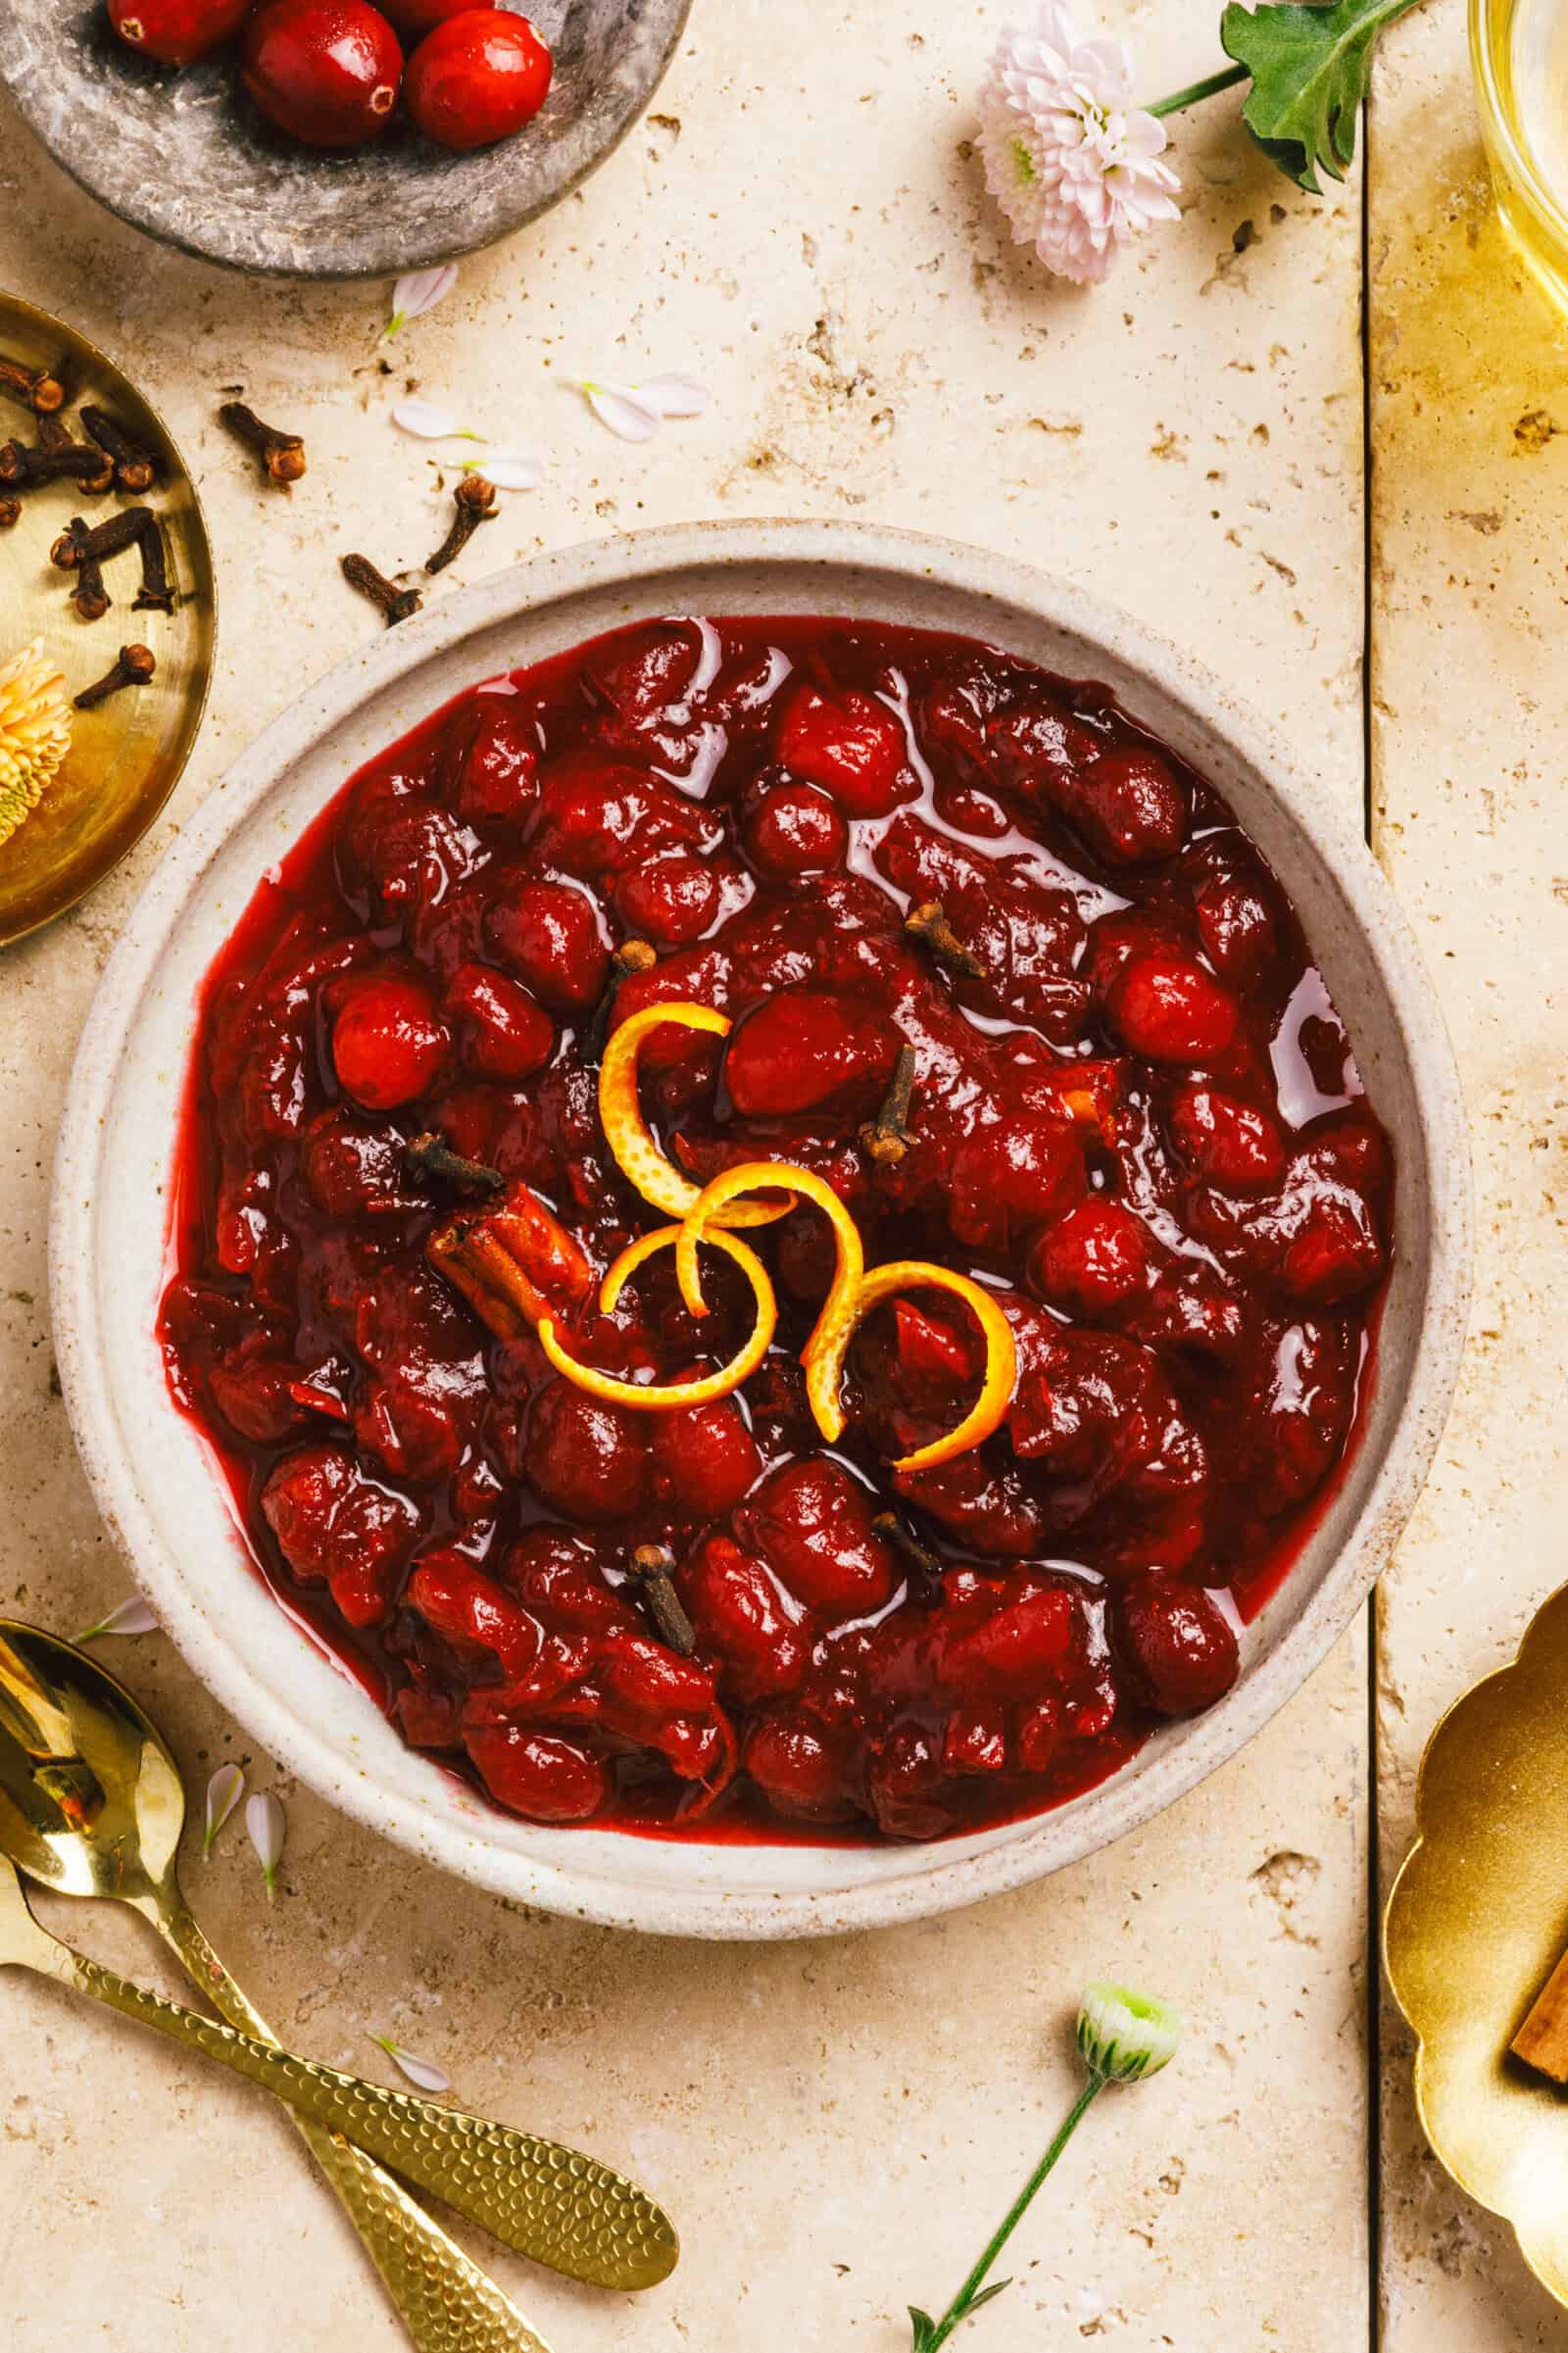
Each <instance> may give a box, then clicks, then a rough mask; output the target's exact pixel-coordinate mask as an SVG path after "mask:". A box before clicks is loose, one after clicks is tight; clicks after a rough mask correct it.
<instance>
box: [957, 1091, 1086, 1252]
mask: <svg viewBox="0 0 1568 2353" xmlns="http://www.w3.org/2000/svg"><path fill="white" fill-rule="evenodd" d="M948 1188H949V1214H950V1216H951V1218H952V1223H953V1231H954V1234H955V1236H956V1239H957V1240H958V1241H959V1242H962V1243H967V1244H969V1245H971V1246H972V1247H973V1248H975V1249H978V1250H1007V1249H1009V1248H1010V1247H1011V1246H1012V1244H1013V1243H1014V1242H1015V1241H1018V1240H1020V1239H1021V1238H1022V1237H1023V1236H1024V1235H1025V1234H1027V1233H1028V1232H1029V1230H1030V1228H1031V1227H1033V1226H1037V1225H1041V1224H1043V1223H1044V1222H1045V1220H1046V1219H1047V1218H1049V1217H1052V1216H1054V1215H1055V1214H1056V1213H1057V1212H1058V1211H1059V1210H1061V1209H1063V1208H1065V1207H1066V1205H1067V1204H1068V1202H1069V1201H1073V1200H1074V1199H1076V1197H1077V1196H1078V1195H1079V1194H1081V1193H1082V1191H1083V1189H1084V1160H1083V1150H1082V1147H1081V1146H1080V1144H1079V1142H1078V1138H1077V1136H1076V1134H1075V1133H1074V1131H1073V1129H1072V1128H1071V1127H1069V1126H1067V1125H1066V1124H1065V1123H1064V1122H1062V1121H1061V1120H1058V1119H1053V1118H1050V1117H1044V1116H1042V1117H1030V1116H1028V1115H1027V1114H1019V1115H1016V1116H1014V1117H1011V1118H1007V1119H999V1120H995V1121H993V1123H992V1125H991V1126H990V1127H983V1128H977V1129H976V1130H975V1132H974V1134H973V1135H972V1136H970V1137H968V1138H967V1139H966V1140H965V1141H964V1142H963V1143H962V1144H960V1145H959V1147H958V1149H957V1151H956V1152H955V1154H954V1156H953V1167H952V1170H951V1173H950V1175H949V1179H948Z"/></svg>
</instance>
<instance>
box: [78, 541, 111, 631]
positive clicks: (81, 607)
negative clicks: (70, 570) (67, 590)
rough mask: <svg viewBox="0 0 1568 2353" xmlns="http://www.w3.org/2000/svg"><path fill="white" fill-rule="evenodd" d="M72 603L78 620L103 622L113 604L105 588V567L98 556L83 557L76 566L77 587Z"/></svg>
mask: <svg viewBox="0 0 1568 2353" xmlns="http://www.w3.org/2000/svg"><path fill="white" fill-rule="evenodd" d="M71 602H72V603H73V605H74V606H75V608H76V615H77V618H78V619H80V620H84V621H101V620H102V619H103V617H104V614H105V613H107V612H108V611H109V608H110V605H111V603H112V602H113V600H112V598H111V597H110V594H109V591H108V589H107V588H106V587H105V586H104V567H103V565H102V564H100V563H99V561H98V559H97V557H96V556H83V558H82V560H81V562H80V564H77V566H76V585H75V587H74V588H73V591H72V595H71Z"/></svg>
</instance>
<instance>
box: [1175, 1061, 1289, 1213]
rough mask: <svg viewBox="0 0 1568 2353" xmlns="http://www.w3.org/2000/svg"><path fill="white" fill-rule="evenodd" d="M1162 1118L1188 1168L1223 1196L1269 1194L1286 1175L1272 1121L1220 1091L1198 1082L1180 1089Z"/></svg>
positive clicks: (1283, 1147)
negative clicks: (1165, 1119) (1225, 1194)
mask: <svg viewBox="0 0 1568 2353" xmlns="http://www.w3.org/2000/svg"><path fill="white" fill-rule="evenodd" d="M1166 1118H1167V1122H1168V1125H1169V1128H1170V1134H1171V1141H1172V1143H1173V1144H1174V1145H1175V1147H1176V1149H1177V1151H1178V1152H1180V1153H1181V1155H1182V1158H1183V1159H1184V1160H1185V1161H1186V1162H1187V1165H1188V1167H1189V1168H1191V1169H1192V1170H1193V1171H1194V1173H1195V1174H1196V1175H1198V1176H1201V1178H1202V1179H1203V1182H1204V1183H1205V1184H1207V1185H1217V1186H1218V1187H1219V1189H1220V1191H1221V1192H1222V1193H1268V1192H1271V1191H1272V1190H1273V1188H1274V1187H1275V1186H1276V1185H1277V1184H1278V1183H1279V1181H1280V1179H1281V1177H1282V1176H1283V1175H1284V1173H1285V1146H1284V1142H1283V1140H1282V1139H1281V1136H1280V1131H1279V1127H1278V1125H1277V1124H1276V1122H1275V1121H1274V1120H1273V1119H1271V1118H1270V1117H1269V1115H1268V1113H1267V1112H1266V1111H1261V1110H1259V1109H1257V1107H1256V1106H1255V1105H1254V1104H1252V1103H1243V1102H1241V1101H1240V1100H1239V1099H1238V1098H1237V1097H1236V1096H1234V1095H1226V1094H1224V1093H1223V1092H1222V1091H1221V1090H1220V1089H1219V1088H1218V1087H1208V1086H1204V1085H1202V1084H1201V1082H1198V1081H1194V1082H1192V1083H1190V1084H1189V1085H1187V1086H1184V1087H1179V1088H1178V1089H1177V1091H1176V1093H1175V1094H1174V1095H1173V1096H1172V1097H1171V1100H1170V1108H1169V1110H1168V1112H1167V1113H1166Z"/></svg>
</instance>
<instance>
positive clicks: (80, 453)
mask: <svg viewBox="0 0 1568 2353" xmlns="http://www.w3.org/2000/svg"><path fill="white" fill-rule="evenodd" d="M114 478H115V467H114V461H113V459H112V458H110V457H109V456H108V454H107V453H106V452H105V451H103V450H101V449H99V447H98V445H97V443H96V442H92V441H73V440H71V439H70V437H69V436H67V437H66V438H65V440H64V441H61V442H58V443H57V446H56V447H54V448H53V449H45V448H43V447H42V446H41V445H34V444H32V443H30V442H25V441H7V442H4V443H0V482H9V483H13V484H21V485H22V486H23V487H24V488H31V487H33V486H34V485H35V484H37V483H39V482H58V481H62V480H67V479H69V480H72V481H74V482H75V484H76V486H77V488H78V489H80V490H82V491H84V492H87V493H88V494H90V495H91V496H93V497H96V496H97V495H98V494H99V492H101V491H105V490H107V489H108V488H109V487H110V485H111V483H112V482H113V481H114Z"/></svg>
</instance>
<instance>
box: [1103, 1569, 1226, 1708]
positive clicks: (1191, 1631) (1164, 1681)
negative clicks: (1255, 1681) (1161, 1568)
mask: <svg viewBox="0 0 1568 2353" xmlns="http://www.w3.org/2000/svg"><path fill="white" fill-rule="evenodd" d="M1117 1614H1118V1616H1119V1619H1120V1623H1121V1632H1122V1639H1123V1642H1124V1643H1125V1646H1126V1650H1127V1654H1128V1658H1129V1661H1130V1663H1131V1665H1132V1667H1133V1669H1134V1671H1135V1673H1136V1674H1137V1676H1138V1679H1139V1682H1140V1683H1141V1685H1142V1686H1143V1690H1144V1693H1145V1696H1146V1697H1147V1698H1148V1700H1149V1703H1150V1705H1151V1706H1152V1707H1153V1708H1154V1709H1156V1710H1157V1712H1158V1713H1159V1714H1160V1715H1162V1716H1196V1715H1197V1714H1199V1712H1200V1711H1201V1709H1203V1708H1205V1707H1212V1706H1213V1704H1214V1702H1215V1700H1216V1699H1223V1698H1224V1696H1225V1694H1226V1692H1227V1691H1229V1690H1230V1688H1231V1686H1232V1684H1233V1683H1234V1682H1235V1681H1236V1678H1237V1675H1238V1674H1239V1673H1240V1671H1241V1653H1240V1651H1239V1649H1238V1648H1237V1643H1236V1637H1235V1635H1234V1633H1233V1632H1232V1631H1231V1626H1230V1621H1229V1619H1228V1618H1226V1617H1225V1615H1224V1614H1223V1612H1222V1611H1221V1609H1220V1607H1219V1604H1218V1603H1217V1602H1216V1601H1215V1600H1214V1599H1213V1597H1212V1595H1211V1594H1209V1593H1204V1592H1203V1590H1202V1588H1201V1586H1192V1585H1179V1584H1178V1583H1177V1581H1176V1579H1175V1578H1174V1577H1137V1578H1134V1580H1133V1582H1132V1583H1131V1585H1128V1586H1125V1587H1124V1588H1123V1589H1122V1592H1121V1593H1120V1594H1119V1595H1118V1597H1117Z"/></svg>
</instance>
